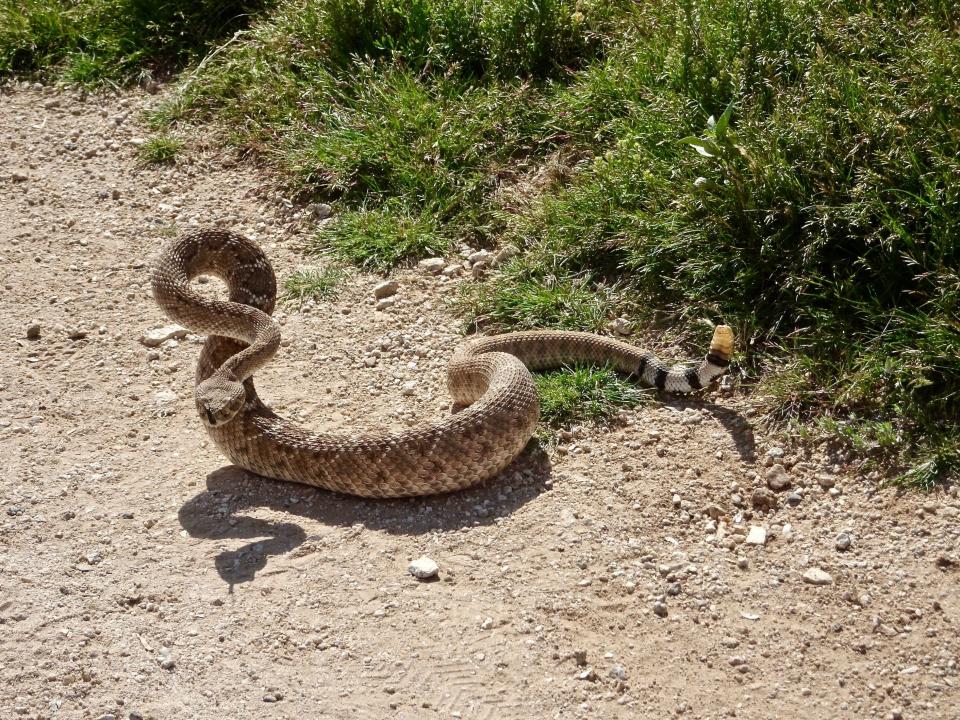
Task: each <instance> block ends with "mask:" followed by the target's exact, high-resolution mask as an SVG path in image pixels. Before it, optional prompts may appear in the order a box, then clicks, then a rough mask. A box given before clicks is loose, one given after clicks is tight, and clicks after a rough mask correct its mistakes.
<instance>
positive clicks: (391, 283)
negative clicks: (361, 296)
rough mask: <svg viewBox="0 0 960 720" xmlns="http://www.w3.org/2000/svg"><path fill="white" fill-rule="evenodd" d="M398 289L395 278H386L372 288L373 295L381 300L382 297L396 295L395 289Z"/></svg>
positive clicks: (398, 285) (398, 284)
mask: <svg viewBox="0 0 960 720" xmlns="http://www.w3.org/2000/svg"><path fill="white" fill-rule="evenodd" d="M399 289H400V283H398V282H397V281H396V280H386V281H384V282H382V283H380V284H379V285H377V286H376V287H374V288H373V296H374V297H375V298H376V299H377V300H382V299H383V298H386V297H390V296H391V295H396V293H397V290H399Z"/></svg>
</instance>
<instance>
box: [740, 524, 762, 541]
mask: <svg viewBox="0 0 960 720" xmlns="http://www.w3.org/2000/svg"><path fill="white" fill-rule="evenodd" d="M745 542H746V543H747V545H766V544H767V530H766V528H763V527H760V526H759V525H751V526H750V532H748V533H747V539H746V541H745Z"/></svg>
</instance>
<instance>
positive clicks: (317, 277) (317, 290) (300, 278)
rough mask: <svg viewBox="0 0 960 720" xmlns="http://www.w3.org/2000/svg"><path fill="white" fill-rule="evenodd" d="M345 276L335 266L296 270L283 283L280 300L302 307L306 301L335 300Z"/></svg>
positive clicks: (339, 268)
mask: <svg viewBox="0 0 960 720" xmlns="http://www.w3.org/2000/svg"><path fill="white" fill-rule="evenodd" d="M345 275H346V272H345V271H344V269H343V268H342V267H339V266H337V265H328V266H326V267H324V268H321V269H307V270H297V271H296V272H294V273H291V274H290V275H289V276H288V277H287V278H286V279H285V280H284V281H283V293H282V295H281V300H283V301H284V302H288V303H294V304H297V305H302V304H303V303H305V302H306V301H307V300H327V299H330V298H335V297H336V296H337V294H338V292H339V286H340V283H341V282H342V281H343V279H344V277H345Z"/></svg>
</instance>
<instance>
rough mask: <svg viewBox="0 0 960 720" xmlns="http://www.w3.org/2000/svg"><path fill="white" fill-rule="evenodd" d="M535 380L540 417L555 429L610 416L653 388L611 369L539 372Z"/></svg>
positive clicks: (642, 398) (583, 368)
mask: <svg viewBox="0 0 960 720" xmlns="http://www.w3.org/2000/svg"><path fill="white" fill-rule="evenodd" d="M534 381H535V382H536V384H537V394H538V396H539V398H540V418H541V420H542V421H543V422H544V423H545V424H546V425H548V426H550V427H554V428H557V427H561V426H563V425H568V424H570V423H577V422H584V421H596V420H601V419H603V418H608V417H610V416H611V415H614V414H616V413H617V412H619V411H620V410H621V409H623V408H624V407H633V406H636V405H638V404H639V403H641V402H642V401H643V400H644V399H645V398H647V397H649V396H650V391H648V390H645V389H643V388H641V387H639V386H637V385H636V384H634V383H632V382H630V381H629V380H626V379H624V378H622V377H621V376H620V375H618V374H617V373H616V371H614V370H612V369H610V368H596V367H582V366H576V367H572V368H564V369H561V370H555V371H550V372H546V373H538V374H536V375H535V376H534Z"/></svg>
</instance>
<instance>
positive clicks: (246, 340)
mask: <svg viewBox="0 0 960 720" xmlns="http://www.w3.org/2000/svg"><path fill="white" fill-rule="evenodd" d="M201 274H210V275H215V276H217V277H220V278H221V279H222V280H224V281H225V282H226V284H227V287H228V289H229V301H223V300H211V299H208V298H204V297H202V296H201V295H200V294H199V293H197V292H195V291H194V290H193V289H192V288H191V287H190V281H191V280H192V279H193V278H195V277H197V276H198V275H201ZM276 289H277V288H276V277H275V275H274V272H273V268H272V266H271V265H270V262H269V260H268V259H267V257H266V255H265V254H264V253H263V251H262V250H261V249H260V247H259V246H258V245H256V244H255V243H253V242H251V241H250V240H247V239H246V238H243V237H241V236H240V235H237V234H235V233H232V232H227V231H222V230H199V231H194V232H191V233H188V234H186V235H184V236H182V237H181V238H180V239H178V240H176V241H174V242H172V243H171V244H170V245H168V246H167V247H166V248H164V250H163V251H162V253H161V255H160V259H159V261H158V263H157V266H156V269H155V271H154V273H153V297H154V299H155V300H156V302H157V303H158V304H159V305H160V307H161V308H162V309H163V311H164V312H165V313H166V314H167V315H168V316H170V317H171V318H172V319H173V320H174V321H176V322H178V323H180V324H181V325H184V326H186V327H187V328H189V329H191V330H193V331H194V332H197V333H205V334H207V339H206V342H205V343H204V345H203V350H202V352H201V354H200V359H199V361H198V363H197V374H196V403H197V409H198V411H199V413H200V418H201V420H202V421H203V423H204V424H205V425H206V428H207V432H208V433H209V434H210V437H211V438H212V439H213V441H214V442H215V443H216V444H217V446H219V448H220V449H221V450H222V451H223V453H224V454H225V455H226V456H227V457H228V458H229V459H230V460H231V461H232V462H233V463H235V464H236V465H239V466H240V467H242V468H245V469H247V470H250V471H252V472H254V473H258V474H260V475H264V476H267V477H272V478H278V479H282V480H292V481H294V482H300V483H306V484H308V485H315V486H319V487H323V488H328V489H330V490H336V491H339V492H343V493H349V494H352V495H361V496H366V497H402V496H409V495H430V494H433V493H442V492H448V491H451V490H459V489H461V488H465V487H469V486H471V485H474V484H476V483H478V482H481V481H482V480H485V479H487V478H489V477H491V476H493V475H495V474H496V473H498V472H499V471H500V470H502V469H503V468H504V467H505V466H506V465H507V464H509V463H510V461H511V460H513V459H514V458H515V457H516V456H517V455H518V454H519V453H520V451H521V450H522V449H523V448H524V446H525V445H526V444H527V441H528V440H529V439H530V437H531V435H532V434H533V431H534V428H535V426H536V424H537V420H538V418H539V413H540V407H539V403H538V400H537V393H536V387H535V385H534V382H533V378H532V376H531V375H530V370H541V369H547V368H552V367H557V366H560V365H563V364H567V363H580V362H585V363H599V364H610V365H612V366H613V367H615V368H616V369H618V370H619V371H621V372H623V373H626V374H629V375H632V376H634V377H636V378H638V379H639V380H640V381H641V382H643V383H644V384H646V385H649V386H652V387H657V388H660V389H666V390H669V391H673V392H690V391H693V390H696V389H699V388H701V387H704V386H706V385H708V384H709V383H710V382H712V381H713V380H714V379H716V378H717V377H719V376H720V375H721V374H722V373H723V372H724V370H725V369H726V367H727V365H728V364H729V361H730V355H731V353H732V352H733V333H732V331H731V330H730V328H729V327H727V326H726V325H720V326H717V328H716V329H715V331H714V335H713V341H712V343H711V345H710V352H709V354H708V355H707V357H706V359H705V360H704V361H703V362H702V363H701V364H700V365H699V367H696V368H681V367H677V368H668V367H667V366H666V365H664V364H663V363H661V362H660V361H659V360H658V359H657V358H656V357H654V356H653V355H652V354H650V353H648V352H644V351H642V350H639V349H637V348H635V347H633V346H631V345H627V344H626V343H622V342H619V341H617V340H613V339H611V338H605V337H601V336H598V335H592V334H589V333H581V332H564V331H547V330H542V331H530V332H516V333H509V334H504V335H494V336H489V337H475V338H471V339H469V340H467V341H466V342H464V343H463V344H462V345H460V346H459V347H458V348H457V350H456V351H455V352H454V355H453V358H452V360H451V361H450V365H449V367H448V370H447V385H448V388H449V391H450V395H451V396H452V397H453V400H454V403H455V404H456V405H460V406H466V407H465V408H464V409H463V410H461V411H460V412H458V413H455V414H453V415H451V416H450V417H447V418H445V419H442V420H440V421H438V422H435V423H432V424H427V425H420V426H417V427H414V428H412V429H409V430H404V431H402V432H397V433H393V434H386V433H384V434H369V435H357V434H353V435H332V434H327V433H314V432H310V431H308V430H305V429H303V428H301V427H298V426H297V425H296V424H294V423H292V422H290V421H288V420H284V419H283V418H281V417H279V416H277V415H276V414H274V413H273V412H272V411H271V410H270V409H269V408H267V407H266V406H265V405H264V404H263V403H262V402H261V401H260V398H259V397H258V396H257V392H256V390H255V389H254V387H253V379H252V375H253V373H254V372H256V371H257V370H258V369H259V368H261V367H263V365H265V364H266V363H267V362H268V361H269V360H270V358H271V357H272V356H273V354H274V353H275V352H276V350H277V348H278V347H279V345H280V330H279V328H278V327H277V325H276V323H275V322H274V320H273V318H271V317H270V314H271V313H272V312H273V308H274V304H275V302H276ZM528 368H529V369H528Z"/></svg>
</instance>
